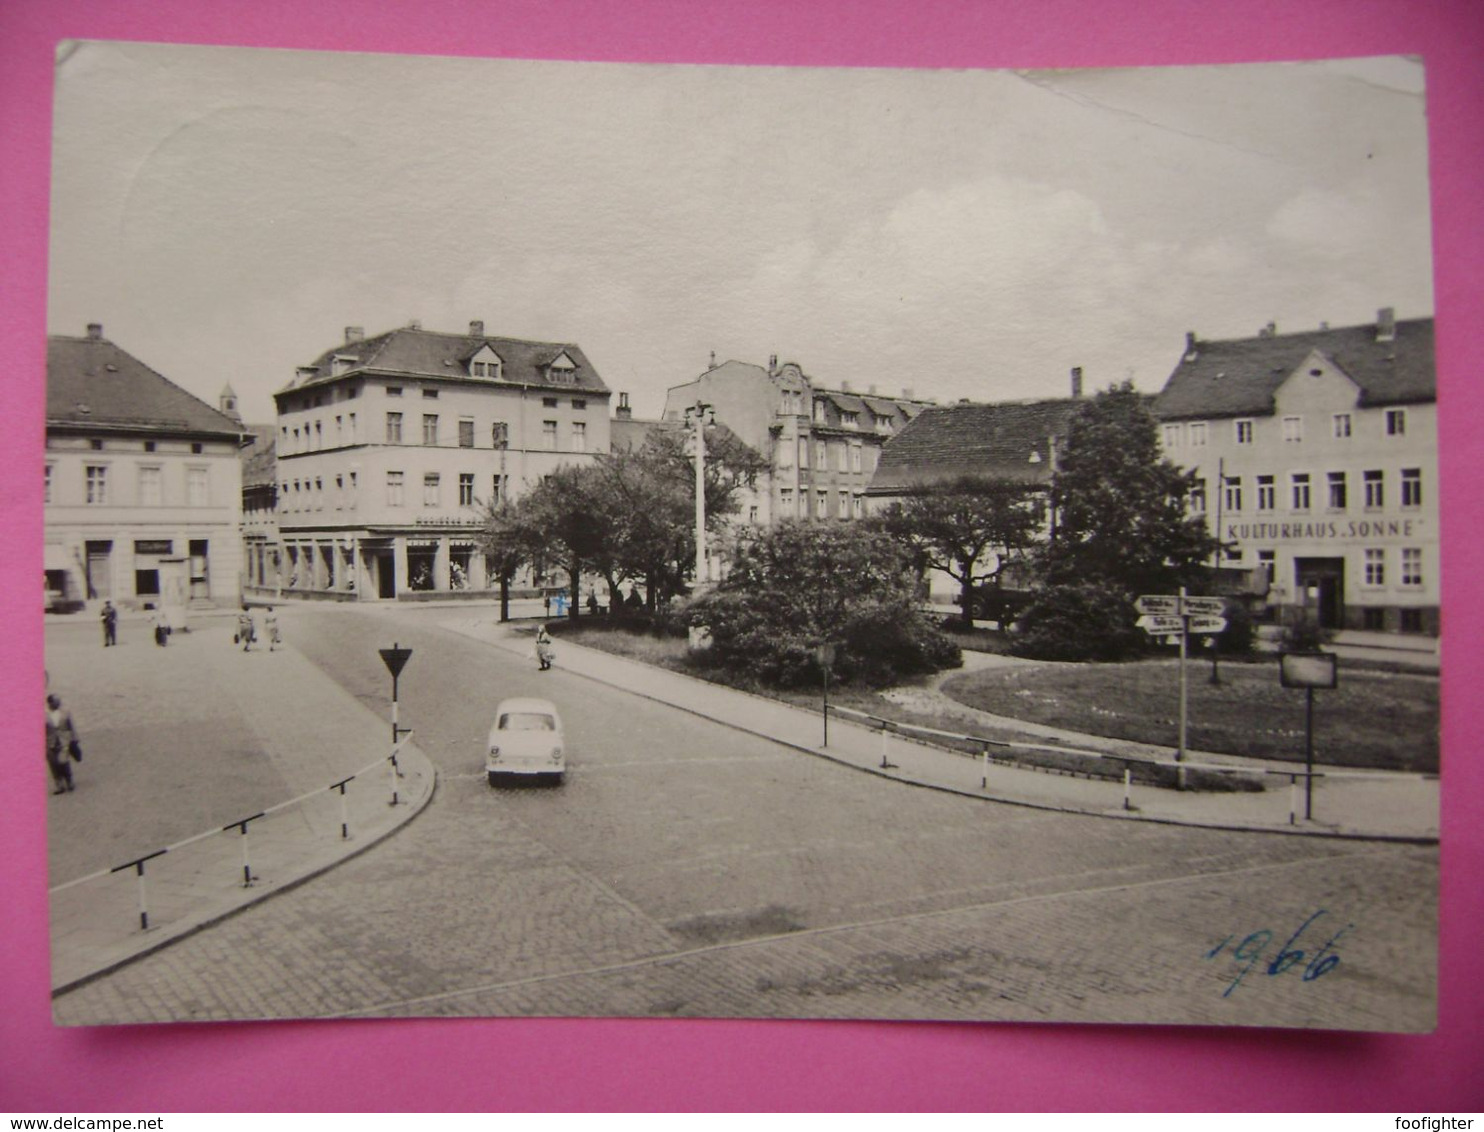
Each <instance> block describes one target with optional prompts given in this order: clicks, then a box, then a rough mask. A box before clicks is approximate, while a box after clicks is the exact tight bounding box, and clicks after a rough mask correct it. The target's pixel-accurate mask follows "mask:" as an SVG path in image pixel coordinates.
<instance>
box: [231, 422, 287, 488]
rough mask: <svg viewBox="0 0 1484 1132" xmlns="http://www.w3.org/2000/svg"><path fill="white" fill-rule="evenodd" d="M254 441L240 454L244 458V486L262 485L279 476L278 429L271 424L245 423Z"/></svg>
mask: <svg viewBox="0 0 1484 1132" xmlns="http://www.w3.org/2000/svg"><path fill="white" fill-rule="evenodd" d="M242 427H243V428H245V429H247V433H248V436H249V437H250V438H251V440H252V443H251V444H249V445H248V446H247V447H246V448H244V449H243V450H242V451H241V452H240V453H239V456H240V458H241V460H242V486H243V487H245V488H246V487H262V486H263V485H264V484H271V483H275V482H276V481H277V478H278V468H277V453H278V435H277V434H278V430H277V428H276V426H274V425H271V424H251V425H243V426H242Z"/></svg>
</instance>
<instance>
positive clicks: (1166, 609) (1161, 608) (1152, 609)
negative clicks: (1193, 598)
mask: <svg viewBox="0 0 1484 1132" xmlns="http://www.w3.org/2000/svg"><path fill="white" fill-rule="evenodd" d="M1134 608H1135V609H1137V610H1138V611H1139V612H1140V613H1148V614H1161V613H1164V614H1178V613H1179V612H1180V598H1179V597H1178V596H1177V595H1176V594H1143V595H1142V596H1141V597H1140V598H1139V600H1138V601H1136V602H1134Z"/></svg>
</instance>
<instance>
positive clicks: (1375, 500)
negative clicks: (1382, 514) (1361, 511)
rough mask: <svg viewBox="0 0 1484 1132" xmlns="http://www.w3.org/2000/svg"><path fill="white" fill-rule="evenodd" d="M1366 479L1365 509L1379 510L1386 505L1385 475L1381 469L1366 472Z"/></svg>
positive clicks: (1364, 477)
mask: <svg viewBox="0 0 1484 1132" xmlns="http://www.w3.org/2000/svg"><path fill="white" fill-rule="evenodd" d="M1362 478H1363V479H1364V481H1365V509H1366V510H1367V511H1379V510H1381V508H1383V507H1385V506H1386V485H1385V483H1384V482H1383V478H1384V477H1383V475H1382V473H1381V472H1379V471H1372V472H1365V473H1363V475H1362Z"/></svg>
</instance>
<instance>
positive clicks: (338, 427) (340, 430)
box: [335, 416, 345, 448]
mask: <svg viewBox="0 0 1484 1132" xmlns="http://www.w3.org/2000/svg"><path fill="white" fill-rule="evenodd" d="M344 443H345V421H344V420H343V419H342V418H340V417H338V416H337V417H336V418H335V446H336V447H337V448H338V447H339V446H340V445H342V444H344Z"/></svg>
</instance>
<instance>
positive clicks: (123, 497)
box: [44, 323, 244, 609]
mask: <svg viewBox="0 0 1484 1132" xmlns="http://www.w3.org/2000/svg"><path fill="white" fill-rule="evenodd" d="M243 442H244V437H243V432H242V426H241V423H240V422H238V421H236V420H234V419H233V418H232V417H230V416H228V415H226V414H224V413H221V412H219V411H218V410H216V409H213V408H212V407H211V406H210V405H208V404H206V403H205V402H204V401H201V400H199V399H197V398H196V397H194V396H192V395H191V394H190V393H187V392H186V391H185V390H184V389H181V388H180V387H179V386H177V385H175V384H173V383H172V382H170V381H169V380H167V379H166V378H164V377H162V376H161V375H160V374H158V373H156V372H155V371H154V370H152V369H150V368H149V367H148V366H147V365H145V364H144V363H143V362H141V361H139V360H138V359H137V358H135V357H133V356H132V355H130V354H128V353H126V352H125V351H123V350H122V349H120V348H119V347H118V346H116V345H114V344H113V343H112V342H110V341H108V340H107V339H106V338H104V337H103V327H102V326H101V325H100V324H98V323H92V324H90V325H89V326H88V332H87V336H86V337H84V338H73V337H66V336H60V335H57V336H53V337H51V338H49V339H48V340H47V359H46V480H45V488H44V491H45V495H44V500H45V504H44V506H45V519H46V542H45V570H46V589H47V593H48V602H49V604H50V605H52V606H53V607H56V608H74V609H75V608H77V607H78V605H79V604H80V603H86V602H101V601H103V600H105V599H106V600H111V601H112V602H113V603H114V604H115V605H117V606H119V607H121V608H125V609H129V608H135V609H137V608H144V607H146V606H148V607H155V606H159V605H166V604H168V605H176V606H186V605H198V606H199V605H211V606H232V605H236V604H237V603H238V601H239V600H240V598H241V573H242V542H241V538H240V535H239V520H240V515H241V506H242V494H241V471H240V467H239V464H238V459H237V452H238V448H239V447H240V446H241V444H242V443H243Z"/></svg>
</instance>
